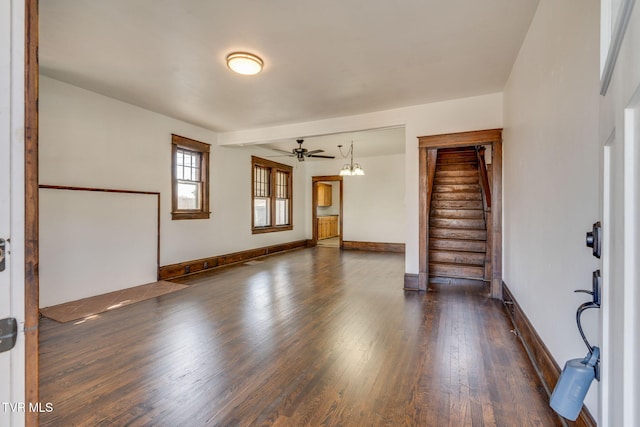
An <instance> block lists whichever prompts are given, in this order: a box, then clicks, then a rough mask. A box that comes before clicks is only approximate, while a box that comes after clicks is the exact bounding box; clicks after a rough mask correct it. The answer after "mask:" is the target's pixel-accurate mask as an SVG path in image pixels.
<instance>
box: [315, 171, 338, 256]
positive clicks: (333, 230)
mask: <svg viewBox="0 0 640 427" xmlns="http://www.w3.org/2000/svg"><path fill="white" fill-rule="evenodd" d="M342 191H343V187H342V177H341V176H340V175H331V176H314V177H312V178H311V194H312V197H311V224H312V230H313V237H312V241H313V245H317V246H324V247H333V248H342V235H343V234H342V229H343V227H342V224H343V221H342V218H343V214H342V212H343V209H342V206H343V196H342Z"/></svg>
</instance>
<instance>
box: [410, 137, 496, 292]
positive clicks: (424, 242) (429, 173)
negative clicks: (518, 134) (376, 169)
mask: <svg viewBox="0 0 640 427" xmlns="http://www.w3.org/2000/svg"><path fill="white" fill-rule="evenodd" d="M476 145H487V146H491V157H492V167H491V224H490V228H491V231H490V236H488V237H489V239H490V242H489V244H490V245H491V248H492V249H491V297H492V298H498V299H501V298H502V129H486V130H478V131H471V132H458V133H448V134H441V135H429V136H419V137H418V148H419V151H420V153H419V173H418V175H419V185H418V187H419V195H420V200H419V204H418V206H419V209H420V212H419V224H420V226H419V227H420V228H419V249H418V256H419V274H418V290H421V291H426V290H427V283H428V280H429V248H428V244H429V239H428V236H429V207H430V204H431V187H432V183H433V178H434V175H435V162H436V155H435V153H436V150H437V149H440V148H453V147H468V146H476Z"/></svg>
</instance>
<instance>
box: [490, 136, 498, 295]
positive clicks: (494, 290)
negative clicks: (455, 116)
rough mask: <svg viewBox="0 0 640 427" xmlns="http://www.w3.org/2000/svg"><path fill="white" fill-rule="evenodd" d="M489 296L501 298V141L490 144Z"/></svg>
mask: <svg viewBox="0 0 640 427" xmlns="http://www.w3.org/2000/svg"><path fill="white" fill-rule="evenodd" d="M491 158H492V159H491V187H492V188H491V227H490V228H491V235H490V236H487V238H488V239H489V240H490V241H491V243H490V248H491V297H492V298H497V299H501V298H502V141H495V142H494V143H493V144H492V146H491Z"/></svg>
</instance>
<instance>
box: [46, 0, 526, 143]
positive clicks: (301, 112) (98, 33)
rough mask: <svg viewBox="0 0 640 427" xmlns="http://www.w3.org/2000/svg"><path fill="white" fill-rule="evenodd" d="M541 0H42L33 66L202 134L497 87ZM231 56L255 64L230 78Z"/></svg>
mask: <svg viewBox="0 0 640 427" xmlns="http://www.w3.org/2000/svg"><path fill="white" fill-rule="evenodd" d="M537 4H538V0H483V1H477V0H402V1H400V0H395V1H394V0H322V1H309V0H179V1H177V0H134V1H132V0H48V1H42V2H40V65H41V71H42V73H43V74H45V75H47V76H49V77H53V78H55V79H59V80H62V81H65V82H68V83H71V84H74V85H77V86H80V87H83V88H85V89H89V90H92V91H95V92H98V93H102V94H105V95H107V96H110V97H113V98H116V99H120V100H123V101H125V102H129V103H131V104H135V105H138V106H140V107H143V108H146V109H149V110H152V111H156V112H158V113H162V114H165V115H168V116H172V117H175V118H178V119H181V120H184V121H186V122H189V123H193V124H197V125H200V126H203V127H205V128H209V129H212V130H215V131H221V132H224V131H232V130H241V129H250V128H257V127H266V126H272V125H281V124H290V123H297V122H303V121H312V120H318V119H324V118H330V117H340V116H346V115H354V114H362V113H367V112H373V111H381V110H385V109H391V108H397V107H403V106H409V105H417V104H424V103H428V102H434V101H441V100H446V99H454V98H460V97H466V96H473V95H480V94H486V93H493V92H499V91H502V89H503V87H504V84H505V82H506V80H507V78H508V75H509V73H510V70H511V67H512V64H513V62H514V60H515V57H516V55H517V53H518V50H519V49H520V45H521V43H522V40H523V39H524V36H525V34H526V31H527V29H528V27H529V24H530V22H531V19H532V17H533V14H534V13H535V9H536V7H537ZM238 50H240V51H250V52H253V53H255V54H257V55H259V56H260V57H262V59H263V60H264V62H265V69H264V71H263V72H262V73H261V74H259V75H257V76H241V75H236V74H233V73H231V72H230V71H229V70H228V69H227V67H226V65H225V63H224V58H225V56H226V55H227V54H228V53H230V52H232V51H238ZM294 142H295V141H294Z"/></svg>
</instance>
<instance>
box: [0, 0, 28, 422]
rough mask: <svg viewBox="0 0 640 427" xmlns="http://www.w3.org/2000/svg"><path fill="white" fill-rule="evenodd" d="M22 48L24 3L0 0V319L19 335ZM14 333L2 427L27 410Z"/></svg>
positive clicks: (6, 331)
mask: <svg viewBox="0 0 640 427" xmlns="http://www.w3.org/2000/svg"><path fill="white" fill-rule="evenodd" d="M23 47H24V1H20V0H11V1H0V239H2V240H0V251H1V252H2V254H0V319H7V318H10V319H14V318H15V319H16V322H15V324H16V327H17V330H18V331H20V330H21V329H23V328H22V325H23V323H24V280H21V279H23V277H24V275H23V272H24V268H23V267H21V264H24V258H23V257H22V256H23V255H22V254H23V253H24V252H23V249H22V248H23V241H24V237H23V234H22V233H23V230H24V209H23V208H22V205H24V203H22V204H21V203H18V202H19V201H24V192H23V190H22V183H23V182H24V166H23V165H24V157H23V156H24V148H23V147H24V92H23V86H22V85H23V82H24V77H23V76H24V59H23V58H24V56H23V55H24V49H23ZM14 239H15V240H14ZM10 240H14V242H13V243H15V245H13V246H14V247H11V245H10V244H9V241H10ZM3 242H4V247H3V245H2V243H3ZM14 249H15V250H14ZM3 256H4V259H2V258H3ZM12 329H13V328H12V325H11V324H8V323H4V322H2V320H0V425H1V426H12V427H13V426H21V425H24V421H25V413H26V411H27V410H28V408H27V407H26V406H25V394H24V366H25V365H24V363H25V362H24V360H25V352H24V336H23V335H22V334H21V333H20V332H18V333H19V336H17V343H16V345H15V347H13V348H12V349H11V350H8V351H4V350H6V347H7V343H10V342H11V341H12V340H11V338H7V335H10V334H11V332H12Z"/></svg>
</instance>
